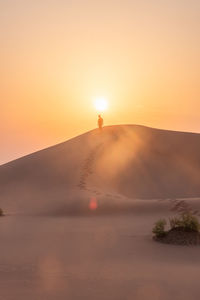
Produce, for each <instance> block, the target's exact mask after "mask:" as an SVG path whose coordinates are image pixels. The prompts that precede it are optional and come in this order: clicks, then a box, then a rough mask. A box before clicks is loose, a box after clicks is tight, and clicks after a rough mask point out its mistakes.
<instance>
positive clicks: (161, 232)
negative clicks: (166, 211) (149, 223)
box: [152, 219, 167, 238]
mask: <svg viewBox="0 0 200 300" xmlns="http://www.w3.org/2000/svg"><path fill="white" fill-rule="evenodd" d="M166 224H167V223H166V220H165V219H160V220H158V221H157V222H156V223H155V225H154V227H153V230H152V232H153V233H154V234H155V236H156V237H158V238H159V237H163V236H165V235H166V232H165V226H166Z"/></svg>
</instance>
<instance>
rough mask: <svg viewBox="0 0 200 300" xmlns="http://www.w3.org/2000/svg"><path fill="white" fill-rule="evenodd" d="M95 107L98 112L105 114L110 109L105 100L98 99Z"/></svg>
mask: <svg viewBox="0 0 200 300" xmlns="http://www.w3.org/2000/svg"><path fill="white" fill-rule="evenodd" d="M94 106H95V108H96V110H97V111H98V112H103V111H105V110H107V109H108V101H107V100H106V99H105V98H103V97H102V98H97V99H96V100H95V102H94Z"/></svg>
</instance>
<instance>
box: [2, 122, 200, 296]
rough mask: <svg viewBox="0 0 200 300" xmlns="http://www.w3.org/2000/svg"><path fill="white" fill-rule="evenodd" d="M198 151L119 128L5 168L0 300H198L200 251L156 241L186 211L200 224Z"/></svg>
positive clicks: (191, 137) (152, 132) (182, 136)
mask: <svg viewBox="0 0 200 300" xmlns="http://www.w3.org/2000/svg"><path fill="white" fill-rule="evenodd" d="M184 143H185V144H184ZM172 146H173V147H174V148H173V147H172ZM183 146H184V147H183ZM199 147H200V135H198V134H188V133H178V132H169V131H161V130H156V129H151V128H146V127H140V126H116V127H108V128H105V130H104V131H103V132H102V133H99V132H98V131H97V130H94V131H92V132H89V133H87V134H85V135H82V136H80V137H77V138H75V139H72V140H70V141H67V142H66V143H63V144H60V145H57V146H54V147H51V148H49V149H45V150H42V151H40V152H37V153H34V154H31V155H29V156H26V157H23V158H21V159H19V160H16V161H13V162H11V163H8V164H5V165H3V166H1V167H0V191H1V201H0V206H1V207H2V208H3V209H4V211H5V212H6V216H5V217H2V218H0V241H1V242H0V291H1V292H0V300H1V299H2V300H18V299H19V300H25V299H26V300H27V299H30V300H32V299H34V300H40V299H41V300H45V299H47V300H51V299H58V300H59V299H63V300H64V299H65V300H66V299H69V300H76V299H88V300H90V299H92V300H94V299H97V300H98V299H101V300H102V299H111V300H112V299H113V300H118V299H119V300H122V299H127V300H129V299H136V300H137V299H152V300H153V299H154V300H156V299H162V300H163V299H181V300H184V299H199V294H200V287H199V280H198V278H199V275H200V260H199V250H200V248H199V247H182V246H172V245H163V244H159V243H156V242H155V241H153V240H152V235H151V229H152V227H153V224H154V222H155V221H156V220H157V219H159V218H162V217H166V218H167V217H169V216H172V215H174V214H176V213H177V212H178V211H180V210H181V209H183V208H184V207H189V208H190V209H191V210H193V211H194V213H195V214H196V215H197V216H199V211H200V198H199V196H200V192H199V189H200V187H199V185H198V184H197V181H198V180H197V179H198V176H199V170H200V151H199ZM172 148H173V149H174V152H173V151H172ZM175 149H176V151H175ZM170 155H171V156H170ZM176 159H178V161H176ZM181 162H182V164H181ZM178 166H181V169H180V168H179V169H177V168H178ZM172 171H173V172H172ZM153 172H154V173H153ZM188 172H189V173H188ZM152 174H154V176H153V177H152ZM158 174H159V176H158ZM152 178H153V179H152ZM158 178H159V181H158ZM174 180H175V182H174ZM186 181H187V186H186ZM183 183H184V184H183ZM170 187H171V188H170ZM148 192H149V197H147V193H148Z"/></svg>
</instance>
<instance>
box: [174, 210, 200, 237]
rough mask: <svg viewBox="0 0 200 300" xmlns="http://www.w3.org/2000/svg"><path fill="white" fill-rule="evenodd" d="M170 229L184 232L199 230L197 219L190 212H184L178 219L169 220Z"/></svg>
mask: <svg viewBox="0 0 200 300" xmlns="http://www.w3.org/2000/svg"><path fill="white" fill-rule="evenodd" d="M169 223H170V227H171V230H172V229H175V228H177V229H182V230H185V231H196V232H199V230H200V223H199V221H198V219H197V218H196V217H195V216H194V215H192V214H191V213H190V212H184V213H182V214H181V215H180V216H179V217H174V218H171V219H169Z"/></svg>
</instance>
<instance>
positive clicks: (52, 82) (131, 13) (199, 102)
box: [0, 0, 200, 164]
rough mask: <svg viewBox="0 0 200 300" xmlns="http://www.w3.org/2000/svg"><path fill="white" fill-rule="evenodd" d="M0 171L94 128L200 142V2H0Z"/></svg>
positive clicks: (167, 0)
mask: <svg viewBox="0 0 200 300" xmlns="http://www.w3.org/2000/svg"><path fill="white" fill-rule="evenodd" d="M0 40H1V47H0V65H1V68H0V80H1V85H0V105H1V109H0V120H1V122H0V140H1V147H0V164H3V163H5V162H7V161H10V160H13V159H15V158H17V157H20V156H23V155H26V154H28V153H31V152H34V151H37V150H39V149H42V148H45V147H47V146H50V145H53V144H56V143H59V142H62V141H65V140H67V139H69V138H71V137H74V136H76V135H79V134H82V133H84V132H85V131H89V130H91V129H93V128H95V127H96V123H97V111H96V110H95V108H94V101H95V99H96V98H99V97H104V98H106V99H107V100H108V104H109V108H108V110H107V111H106V112H104V114H103V117H104V123H105V125H114V124H141V125H147V126H151V127H156V128H163V129H171V130H180V131H192V132H200V79H199V78H200V76H199V75H200V56H199V53H200V1H199V0H187V1H186V0H138V1H134V0H123V1H121V0H120V1H119V0H101V1H99V0H98V1H97V0H34V1H33V0H0Z"/></svg>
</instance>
